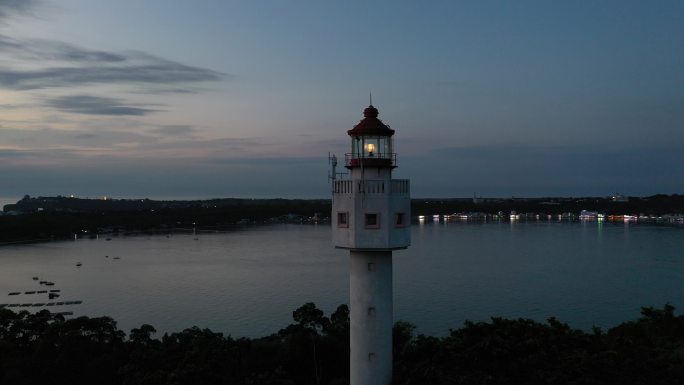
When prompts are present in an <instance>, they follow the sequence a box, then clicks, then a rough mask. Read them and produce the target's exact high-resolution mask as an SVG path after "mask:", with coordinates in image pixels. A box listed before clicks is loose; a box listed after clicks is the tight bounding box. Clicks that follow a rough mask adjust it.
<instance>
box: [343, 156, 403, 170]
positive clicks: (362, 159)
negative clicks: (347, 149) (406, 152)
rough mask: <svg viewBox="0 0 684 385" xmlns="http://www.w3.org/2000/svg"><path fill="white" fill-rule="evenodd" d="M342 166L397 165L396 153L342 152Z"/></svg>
mask: <svg viewBox="0 0 684 385" xmlns="http://www.w3.org/2000/svg"><path fill="white" fill-rule="evenodd" d="M344 166H345V167H347V168H353V167H361V166H363V167H397V154H396V153H393V152H391V153H390V152H385V153H382V152H379V153H376V154H373V155H372V156H371V155H369V154H344Z"/></svg>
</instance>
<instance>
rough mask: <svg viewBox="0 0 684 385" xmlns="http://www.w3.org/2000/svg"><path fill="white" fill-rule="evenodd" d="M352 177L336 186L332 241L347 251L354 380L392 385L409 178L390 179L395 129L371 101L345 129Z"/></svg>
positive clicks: (406, 237) (361, 383)
mask: <svg viewBox="0 0 684 385" xmlns="http://www.w3.org/2000/svg"><path fill="white" fill-rule="evenodd" d="M347 134H348V135H349V136H350V138H351V149H350V152H349V153H347V154H345V159H344V162H345V167H346V168H347V169H348V170H349V174H348V175H349V177H348V178H347V179H336V177H335V173H334V171H333V176H332V177H333V183H332V197H333V198H332V215H331V218H332V219H331V226H332V238H333V244H334V246H335V247H337V248H341V249H347V250H349V301H350V341H349V343H350V383H351V384H352V385H389V384H390V383H391V382H392V326H393V313H392V312H393V310H392V251H393V250H400V249H405V248H407V247H408V246H409V245H410V243H411V233H410V230H411V229H410V225H411V222H410V217H411V212H410V210H411V198H410V185H409V181H408V179H392V170H394V169H395V168H396V167H397V156H396V153H394V149H393V143H392V141H393V136H394V130H392V129H391V128H390V127H389V126H388V125H386V124H384V123H383V122H382V121H381V120H380V119H378V109H377V108H375V107H374V106H373V105H372V104H371V105H369V106H368V107H367V108H366V109H365V110H364V111H363V119H362V120H361V121H360V122H359V123H358V124H357V125H356V126H354V128H352V129H351V130H349V131H347Z"/></svg>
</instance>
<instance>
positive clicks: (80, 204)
mask: <svg viewBox="0 0 684 385" xmlns="http://www.w3.org/2000/svg"><path fill="white" fill-rule="evenodd" d="M330 202H331V201H330V199H237V198H226V199H210V200H201V201H154V200H150V199H81V198H72V197H61V196H58V197H35V198H31V197H28V196H27V197H24V198H23V199H21V200H20V201H18V202H17V203H16V204H10V205H5V206H4V211H3V215H0V245H7V244H16V243H19V242H35V241H36V240H38V241H39V242H41V241H42V240H53V239H60V240H62V239H72V238H73V237H74V235H77V236H80V237H82V236H89V235H90V234H100V235H107V234H125V233H131V232H133V233H154V232H156V233H164V232H169V233H171V232H175V231H183V230H185V231H192V229H193V228H197V229H208V228H215V229H229V228H232V227H235V226H241V225H255V224H271V223H329V222H330V210H331V203H330ZM683 213H684V195H678V194H674V195H654V196H650V197H619V196H618V197H584V198H508V199H503V198H482V197H474V198H467V199H466V198H449V199H412V200H411V216H412V217H413V218H417V217H419V216H424V217H425V218H426V220H431V218H432V217H433V216H434V215H438V216H440V217H442V218H443V216H444V215H449V216H452V215H453V218H457V219H463V220H478V219H496V220H508V219H510V220H536V219H539V220H548V219H549V218H554V219H557V218H560V219H561V220H575V219H577V218H579V217H580V215H584V216H585V218H586V217H589V218H595V219H597V220H598V219H599V217H601V216H602V217H603V218H604V219H605V220H609V219H611V218H612V219H613V220H625V221H632V220H634V219H635V218H636V219H637V220H645V221H653V222H657V221H661V220H662V221H674V222H676V221H684V214H683ZM188 229H190V230H188Z"/></svg>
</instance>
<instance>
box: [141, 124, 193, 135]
mask: <svg viewBox="0 0 684 385" xmlns="http://www.w3.org/2000/svg"><path fill="white" fill-rule="evenodd" d="M195 131H196V130H195V128H194V127H192V126H188V125H184V124H173V125H167V126H159V127H157V128H154V129H152V130H150V132H151V133H153V134H159V135H162V136H189V135H191V134H193V133H194V132H195Z"/></svg>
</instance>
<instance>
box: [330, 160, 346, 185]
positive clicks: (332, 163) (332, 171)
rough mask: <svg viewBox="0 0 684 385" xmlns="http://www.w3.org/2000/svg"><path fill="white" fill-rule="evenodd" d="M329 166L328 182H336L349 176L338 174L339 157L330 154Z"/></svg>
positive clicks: (342, 173)
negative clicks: (340, 177) (339, 177)
mask: <svg viewBox="0 0 684 385" xmlns="http://www.w3.org/2000/svg"><path fill="white" fill-rule="evenodd" d="M328 165H330V170H329V171H328V181H331V180H333V181H334V180H337V177H338V176H341V175H347V174H349V173H347V172H337V156H336V155H335V154H331V153H328Z"/></svg>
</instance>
